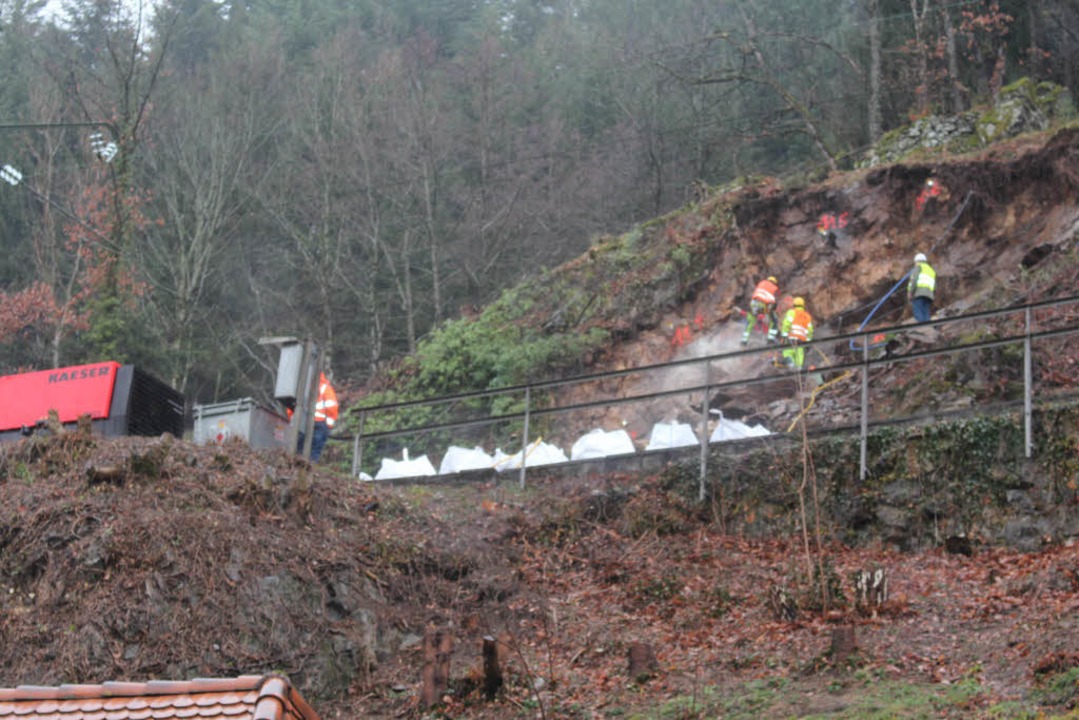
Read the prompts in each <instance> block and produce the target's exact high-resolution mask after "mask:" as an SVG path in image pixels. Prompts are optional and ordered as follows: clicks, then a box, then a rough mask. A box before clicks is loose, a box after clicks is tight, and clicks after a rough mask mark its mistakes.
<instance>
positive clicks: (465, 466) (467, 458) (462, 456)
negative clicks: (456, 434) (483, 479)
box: [438, 445, 495, 475]
mask: <svg viewBox="0 0 1079 720" xmlns="http://www.w3.org/2000/svg"><path fill="white" fill-rule="evenodd" d="M494 464H495V459H494V458H493V457H491V456H490V455H488V454H487V453H486V452H485V451H484V449H483V448H481V447H474V448H472V449H471V450H470V449H468V448H463V447H458V446H456V445H451V446H450V447H449V449H448V450H446V454H445V455H443V456H442V462H441V463H440V464H439V466H438V474H439V475H452V474H454V473H459V472H463V471H465V470H490V469H491V468H492V467H494Z"/></svg>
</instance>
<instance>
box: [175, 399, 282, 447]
mask: <svg viewBox="0 0 1079 720" xmlns="http://www.w3.org/2000/svg"><path fill="white" fill-rule="evenodd" d="M194 414H195V443H196V444H198V445H206V444H207V443H223V442H225V441H227V440H230V439H232V438H239V439H241V440H245V441H247V443H248V444H249V445H250V446H251V447H253V448H258V449H263V448H283V447H285V440H286V439H287V438H288V418H286V417H285V416H284V415H281V414H280V413H277V412H274V411H273V410H269V409H267V408H265V407H263V406H261V405H259V404H258V403H257V402H255V401H254V400H253V399H252V398H241V399H239V400H232V401H230V402H222V403H213V404H211V405H196V406H195V408H194Z"/></svg>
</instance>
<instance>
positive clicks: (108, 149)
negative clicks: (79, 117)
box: [90, 132, 120, 163]
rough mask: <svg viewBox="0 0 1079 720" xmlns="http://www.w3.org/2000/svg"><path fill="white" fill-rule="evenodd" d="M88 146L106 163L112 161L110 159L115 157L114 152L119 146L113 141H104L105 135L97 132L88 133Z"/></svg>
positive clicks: (117, 150)
mask: <svg viewBox="0 0 1079 720" xmlns="http://www.w3.org/2000/svg"><path fill="white" fill-rule="evenodd" d="M90 147H91V148H93V150H94V155H97V157H98V158H99V159H100V160H102V161H104V162H107V163H110V162H112V159H113V158H114V157H116V153H117V152H119V150H120V148H119V147H118V146H117V145H116V143H114V142H105V136H104V135H102V134H101V133H99V132H96V133H93V134H92V135H90Z"/></svg>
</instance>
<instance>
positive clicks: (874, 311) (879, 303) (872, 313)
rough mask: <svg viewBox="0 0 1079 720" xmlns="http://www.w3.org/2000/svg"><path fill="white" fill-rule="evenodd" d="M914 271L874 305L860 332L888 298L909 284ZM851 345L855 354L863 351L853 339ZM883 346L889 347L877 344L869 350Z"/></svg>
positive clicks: (872, 345) (870, 346) (902, 278)
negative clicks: (906, 283) (908, 280)
mask: <svg viewBox="0 0 1079 720" xmlns="http://www.w3.org/2000/svg"><path fill="white" fill-rule="evenodd" d="M913 271H914V269H913V268H911V269H910V270H907V274H906V275H904V276H903V277H901V278H900V279H899V282H897V283H896V284H895V286H894V287H892V289H891V290H889V291H888V292H887V293H886V294H885V295H884V297H882V298H881V299H880V300H878V301H877V304H876V305H874V306H873V309H872V310H870V311H869V314H868V315H866V316H865V320H863V321H862V324H861V325H859V326H858V329H859V330H861V329H863V328H864V327H865V326H866V325H868V324H869V321H870V320H872V319H873V315H874V314H876V312H877V310H879V309H880V306H881V305H883V304H884V301H885V300H887V299H888V298H890V297H891V296H892V295H894V294H895V291H896V290H898V289H899V288H901V287H903V283H905V282H907V279H908V278H910V274H911V273H912V272H913ZM849 345H850V349H851V350H852V351H854V352H861V350H862V348H860V347H857V346H855V344H854V338H851V339H850V342H849ZM883 345H887V343H875V344H871V345H869V349H870V350H872V349H874V348H878V347H881V346H883Z"/></svg>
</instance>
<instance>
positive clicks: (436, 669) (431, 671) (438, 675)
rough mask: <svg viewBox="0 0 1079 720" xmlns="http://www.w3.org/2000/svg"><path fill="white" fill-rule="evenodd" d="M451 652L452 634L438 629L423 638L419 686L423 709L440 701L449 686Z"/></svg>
mask: <svg viewBox="0 0 1079 720" xmlns="http://www.w3.org/2000/svg"><path fill="white" fill-rule="evenodd" d="M452 652H453V636H452V635H450V634H449V633H448V632H444V631H442V630H438V631H436V632H434V633H431V634H428V635H426V636H424V638H423V686H422V687H421V688H420V706H421V707H422V708H424V709H427V708H430V707H434V706H435V705H437V704H438V703H440V702H442V696H443V695H444V694H445V693H446V690H448V689H449V687H450V654H451V653H452Z"/></svg>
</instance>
